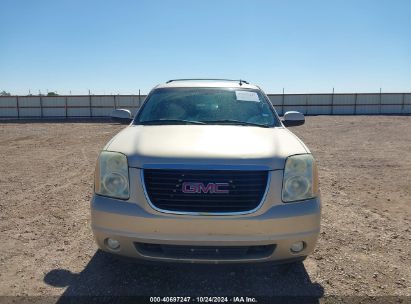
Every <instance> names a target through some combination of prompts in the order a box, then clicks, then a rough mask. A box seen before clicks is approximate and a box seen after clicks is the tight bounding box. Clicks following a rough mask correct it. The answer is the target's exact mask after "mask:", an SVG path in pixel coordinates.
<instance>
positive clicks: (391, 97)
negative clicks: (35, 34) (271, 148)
mask: <svg viewBox="0 0 411 304" xmlns="http://www.w3.org/2000/svg"><path fill="white" fill-rule="evenodd" d="M268 97H269V98H270V100H271V102H272V104H273V105H274V106H275V108H276V110H277V112H278V113H279V114H280V115H282V114H283V113H284V112H286V111H291V110H294V111H300V112H302V113H303V114H305V115H361V114H411V93H383V94H284V95H282V94H269V95H268ZM144 98H145V96H140V97H139V96H137V95H90V96H89V95H77V96H74V95H68V96H63V95H60V96H0V118H76V117H107V116H110V113H111V112H112V110H113V109H115V108H124V109H129V110H131V112H132V113H133V115H134V114H135V113H136V111H137V109H138V108H139V107H140V105H141V104H142V103H143V101H144Z"/></svg>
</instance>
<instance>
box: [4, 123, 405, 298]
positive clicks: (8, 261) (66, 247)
mask: <svg viewBox="0 0 411 304" xmlns="http://www.w3.org/2000/svg"><path fill="white" fill-rule="evenodd" d="M121 128H123V126H121V125H115V124H111V123H108V122H104V123H103V122H64V123H62V122H60V123H55V122H54V123H53V122H48V123H44V122H35V123H33V122H26V123H23V122H19V123H10V122H7V123H4V122H3V123H0V235H1V245H0V295H53V296H56V299H58V297H60V296H61V295H106V296H107V295H149V296H172V295H174V296H176V295H208V296H210V295H227V296H228V295H242V296H271V295H309V296H313V297H317V298H321V297H324V296H328V295H337V296H358V295H373V296H392V295H397V296H411V284H410V282H411V242H410V241H411V233H410V230H411V212H410V211H411V117H410V116H408V117H395V116H345V117H344V116H316V117H307V122H306V124H305V125H304V126H301V127H294V128H292V131H293V132H295V133H296V134H297V135H298V136H299V137H300V138H301V139H302V140H303V141H304V142H305V143H306V144H307V146H308V147H309V148H310V149H311V151H312V152H313V154H314V155H315V157H316V159H317V161H318V164H319V172H320V181H321V191H322V200H323V220H322V232H321V235H320V239H319V243H318V246H317V248H316V251H315V253H314V254H313V255H312V256H310V257H309V258H308V259H307V260H306V261H305V262H304V263H303V264H300V265H296V266H293V267H291V268H289V269H287V268H284V267H277V266H266V265H260V266H247V265H246V266H218V265H217V266H211V267H209V266H206V267H205V266H201V265H199V266H196V265H183V266H181V265H157V264H155V265H138V264H134V263H130V262H129V261H121V260H118V259H115V258H112V257H111V256H109V255H107V254H104V253H101V252H99V251H97V247H96V245H95V243H94V240H93V237H92V234H91V230H90V215H89V200H90V197H91V194H92V183H93V170H94V165H95V161H96V158H97V155H98V152H99V150H100V149H102V147H103V146H104V145H105V143H106V142H107V141H108V140H109V139H110V138H111V137H112V136H113V135H114V134H116V133H117V132H118V131H119V130H120V129H121ZM406 299H407V301H409V300H410V298H409V297H408V298H406Z"/></svg>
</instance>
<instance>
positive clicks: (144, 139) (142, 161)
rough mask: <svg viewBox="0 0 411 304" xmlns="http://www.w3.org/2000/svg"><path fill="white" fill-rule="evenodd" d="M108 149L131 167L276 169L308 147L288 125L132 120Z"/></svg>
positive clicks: (305, 150) (281, 167) (304, 151)
mask: <svg viewBox="0 0 411 304" xmlns="http://www.w3.org/2000/svg"><path fill="white" fill-rule="evenodd" d="M105 150H108V151H116V152H121V153H124V154H125V155H126V156H127V158H128V162H129V166H130V167H136V168H176V169H177V168H180V169H183V168H190V167H195V168H204V169H207V168H210V169H213V168H214V169H215V168H221V169H223V168H224V169H230V168H231V169H235V168H237V169H238V166H241V167H242V168H245V167H249V168H250V169H255V170H276V169H284V163H285V159H286V158H287V157H288V156H290V155H293V154H302V153H309V150H308V149H307V147H306V146H305V145H304V144H303V143H302V142H301V141H300V140H299V139H298V138H297V136H295V135H294V134H293V133H291V132H290V131H288V130H287V129H286V128H260V127H251V126H227V125H224V126H222V125H167V126H165V125H161V126H143V125H130V126H128V127H127V128H125V129H124V130H122V131H121V132H120V133H118V134H117V135H116V136H115V137H114V138H113V139H112V140H111V141H110V142H109V143H108V144H107V145H106V147H105Z"/></svg>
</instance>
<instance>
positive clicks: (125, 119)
mask: <svg viewBox="0 0 411 304" xmlns="http://www.w3.org/2000/svg"><path fill="white" fill-rule="evenodd" d="M111 120H112V121H115V122H119V123H121V124H129V123H130V122H131V121H132V120H133V119H132V118H131V112H130V110H127V109H117V110H114V111H113V112H112V113H111Z"/></svg>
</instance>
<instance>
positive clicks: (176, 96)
mask: <svg viewBox="0 0 411 304" xmlns="http://www.w3.org/2000/svg"><path fill="white" fill-rule="evenodd" d="M134 124H142V125H170V124H228V125H244V126H260V127H274V126H280V123H279V121H278V119H277V117H276V115H275V114H274V110H273V108H272V106H271V105H270V104H269V103H268V101H267V100H266V98H265V97H264V96H263V94H262V93H261V92H260V91H259V90H247V89H230V88H227V89H225V88H164V89H156V90H154V91H153V92H152V93H151V94H150V95H149V96H148V99H147V100H146V102H145V103H144V105H143V107H142V109H141V110H140V111H139V113H138V115H137V117H136V118H135V120H134Z"/></svg>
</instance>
